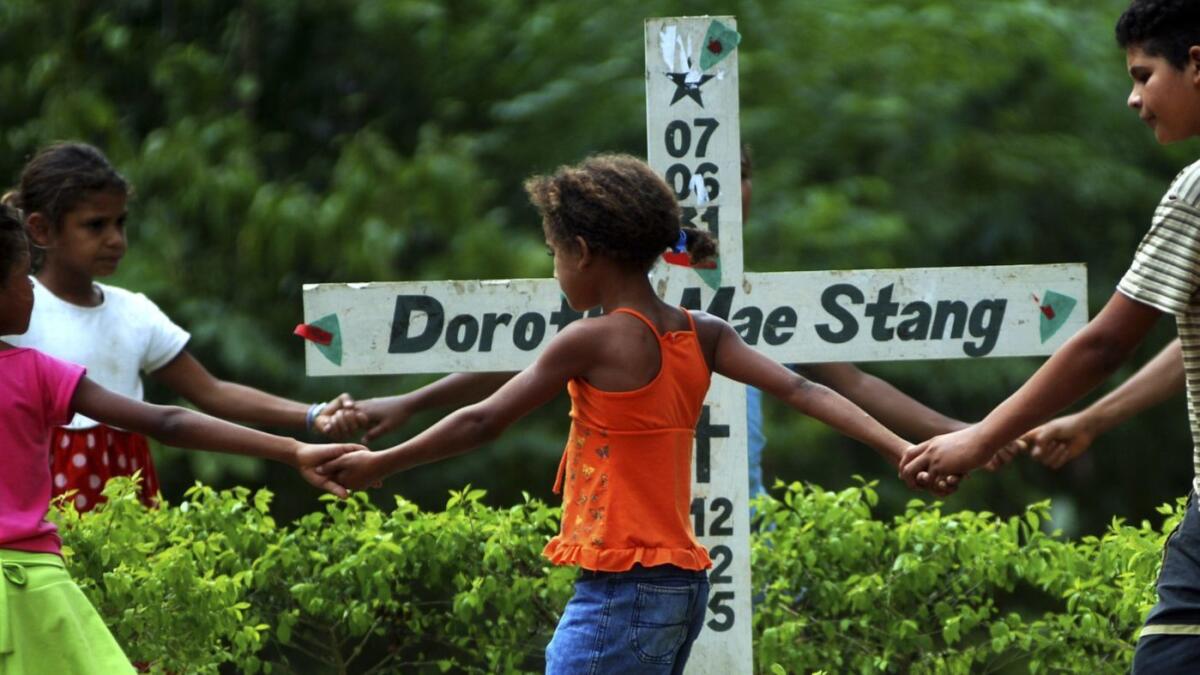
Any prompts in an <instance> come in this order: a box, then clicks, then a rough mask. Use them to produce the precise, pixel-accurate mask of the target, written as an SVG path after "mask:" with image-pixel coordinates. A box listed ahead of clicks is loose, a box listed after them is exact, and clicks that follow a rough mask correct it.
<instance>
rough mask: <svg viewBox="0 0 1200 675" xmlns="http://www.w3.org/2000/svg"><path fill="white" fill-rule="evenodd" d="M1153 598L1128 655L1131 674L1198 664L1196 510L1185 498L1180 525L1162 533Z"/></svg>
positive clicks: (1199, 526)
mask: <svg viewBox="0 0 1200 675" xmlns="http://www.w3.org/2000/svg"><path fill="white" fill-rule="evenodd" d="M1157 588H1158V603H1157V604H1155V605H1154V608H1153V609H1151V610H1150V614H1149V616H1147V617H1146V625H1145V626H1143V627H1142V632H1141V635H1140V637H1139V639H1138V643H1137V650H1136V651H1134V654H1133V672H1134V673H1135V674H1136V675H1143V674H1145V675H1175V674H1176V673H1196V672H1198V670H1197V669H1200V513H1198V512H1197V510H1196V495H1195V494H1192V495H1190V496H1189V497H1188V504H1187V511H1186V512H1185V513H1184V516H1183V520H1182V521H1181V522H1180V523H1179V527H1178V528H1176V530H1175V531H1174V532H1172V533H1171V535H1170V536H1169V537H1168V538H1167V544H1166V548H1165V550H1164V551H1163V563H1162V570H1161V571H1160V572H1159V573H1158V583H1157Z"/></svg>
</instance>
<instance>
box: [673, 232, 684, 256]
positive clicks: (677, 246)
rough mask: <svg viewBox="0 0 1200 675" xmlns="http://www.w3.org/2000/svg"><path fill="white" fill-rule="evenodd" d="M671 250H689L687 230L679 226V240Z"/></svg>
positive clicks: (681, 251) (680, 251)
mask: <svg viewBox="0 0 1200 675" xmlns="http://www.w3.org/2000/svg"><path fill="white" fill-rule="evenodd" d="M671 250H673V251H675V252H676V253H683V252H684V251H686V250H687V230H685V229H683V228H682V227H681V228H679V240H678V241H676V242H675V246H674V247H673V248H672V249H671Z"/></svg>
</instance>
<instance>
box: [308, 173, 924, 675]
mask: <svg viewBox="0 0 1200 675" xmlns="http://www.w3.org/2000/svg"><path fill="white" fill-rule="evenodd" d="M525 188H526V190H527V191H528V192H529V195H530V198H531V199H532V201H533V203H534V205H535V206H537V208H538V210H539V211H540V212H541V214H542V228H543V231H544V233H545V236H546V245H547V247H548V249H549V251H550V253H551V255H553V256H554V276H555V279H557V280H558V283H559V286H560V287H561V289H562V292H563V295H564V296H565V297H566V299H567V302H568V303H569V304H570V305H571V307H572V308H574V309H575V310H577V311H583V310H588V309H591V308H594V307H600V308H602V309H603V310H604V313H603V315H601V316H598V317H594V318H586V319H580V320H577V321H575V322H574V323H571V324H570V325H568V326H566V327H565V328H563V329H562V330H561V331H560V332H559V333H558V335H556V336H555V337H554V338H553V339H552V340H551V341H550V342H549V344H548V345H547V346H546V348H545V350H544V351H543V352H542V353H541V354H540V355H539V356H538V358H537V360H536V361H535V362H534V364H533V365H531V366H530V367H529V368H527V369H525V370H524V371H522V372H521V373H519V374H518V375H517V376H516V377H514V378H513V379H511V380H509V381H508V382H507V383H506V384H504V386H502V387H501V388H500V389H499V390H498V391H497V392H496V393H495V394H493V395H492V396H490V397H489V398H487V399H486V400H484V401H482V402H480V403H477V404H474V405H470V406H467V407H465V408H461V409H459V410H458V411H456V412H454V413H452V414H451V415H448V416H447V417H445V418H443V419H442V420H441V421H440V422H438V423H437V424H435V425H433V426H432V427H430V428H429V429H427V430H426V431H424V432H422V433H421V434H419V435H417V436H415V437H413V438H411V439H409V440H407V441H405V442H403V443H401V444H400V445H397V446H395V447H393V448H390V449H388V450H384V451H381V452H358V453H351V454H347V455H344V456H342V457H340V458H338V459H336V460H334V461H331V462H329V463H328V464H326V465H325V466H324V467H323V468H322V471H323V472H324V473H326V475H329V476H331V477H332V478H334V479H335V480H336V481H337V482H339V483H340V484H342V485H345V486H347V487H353V488H359V489H361V488H366V487H369V486H371V485H373V484H375V483H377V482H378V481H379V480H380V479H381V478H382V477H384V476H387V475H390V474H392V473H396V472H398V471H403V470H405V469H408V468H410V467H413V466H416V465H419V464H425V463H428V462H433V461H437V460H440V459H444V458H447V457H451V456H454V455H458V454H462V453H465V452H468V451H470V450H472V449H474V448H476V447H478V446H480V445H482V444H484V443H486V442H488V441H490V440H492V439H494V438H495V437H496V436H498V435H499V434H500V433H501V432H502V431H503V430H504V429H505V428H506V427H508V426H509V425H510V424H512V423H513V422H515V421H517V420H518V419H520V418H521V417H523V416H524V415H526V414H527V413H529V412H530V411H532V410H534V409H535V408H537V407H539V406H541V405H543V404H545V403H547V402H549V401H550V400H551V399H552V398H554V397H555V396H556V395H557V394H558V393H559V392H561V391H562V390H563V389H564V388H566V389H567V391H568V392H569V393H570V395H571V402H572V409H571V418H572V421H571V431H570V435H569V436H568V439H567V445H566V449H565V451H564V453H563V458H562V461H561V463H560V465H559V470H558V480H557V481H556V489H561V491H562V493H563V522H562V529H561V531H560V533H559V535H558V536H556V537H554V538H553V539H552V540H551V541H550V543H549V544H548V545H547V546H546V550H545V555H546V557H547V558H549V559H550V560H551V561H552V562H554V563H556V564H564V565H578V566H579V567H580V568H581V571H580V577H579V579H578V580H577V582H576V585H575V595H574V596H573V597H572V598H571V600H570V601H569V602H568V603H567V606H566V608H565V609H564V610H563V614H562V616H561V618H560V620H559V624H558V627H557V628H556V629H555V632H554V637H553V638H552V639H551V641H550V644H549V646H548V647H547V648H546V672H548V673H679V672H682V670H683V667H684V664H685V663H686V662H687V657H688V654H689V653H690V650H691V647H692V644H693V642H695V640H696V637H697V636H698V635H699V633H700V629H701V626H702V625H703V621H704V613H705V608H706V606H707V598H708V580H707V577H706V574H705V571H704V570H706V569H707V568H708V567H710V566H711V563H710V561H709V558H708V553H707V551H705V549H704V547H703V546H701V545H700V544H699V543H698V542H697V541H696V538H695V535H694V534H693V532H692V525H691V518H690V516H689V506H690V504H691V475H692V468H691V462H692V440H693V438H692V437H693V432H694V429H695V427H696V424H697V422H698V420H699V416H700V411H701V404H702V402H703V400H704V396H705V393H706V392H707V390H708V385H709V378H710V376H711V374H712V373H714V372H715V373H719V374H721V375H724V376H725V377H728V378H731V379H734V380H737V381H740V382H743V383H746V384H750V385H753V386H755V387H758V388H759V389H761V390H763V391H765V392H767V393H769V394H772V395H774V396H777V397H778V398H780V399H782V400H783V401H784V402H786V403H788V404H789V405H791V406H792V407H794V408H796V409H797V410H799V411H800V412H802V413H806V414H808V415H811V416H813V417H816V418H817V419H819V420H821V421H823V422H825V423H827V424H829V425H830V426H833V427H834V428H836V429H838V430H839V431H841V432H843V433H845V434H847V435H849V436H851V437H853V438H856V439H858V440H860V441H863V442H864V443H866V444H868V445H870V446H872V447H873V448H875V449H876V450H877V451H879V452H880V453H881V454H883V455H884V457H885V458H887V459H888V460H889V461H890V462H891V463H892V464H893V465H895V464H897V462H898V460H899V457H900V455H901V453H903V451H904V450H905V449H906V448H907V447H908V445H909V444H908V443H907V442H906V441H904V440H903V439H901V438H900V437H898V436H896V435H895V434H893V433H892V432H891V431H888V430H887V429H886V428H884V427H883V426H882V425H880V424H879V423H878V422H876V421H875V420H874V419H872V418H871V417H870V416H869V415H867V414H866V413H864V412H863V411H862V410H861V409H860V408H858V406H856V405H854V404H853V403H851V402H850V401H848V400H846V399H845V398H842V397H841V396H840V395H839V394H837V393H835V392H833V391H832V390H830V389H827V388H826V387H823V386H821V385H818V384H814V383H811V382H808V381H807V380H805V379H804V378H802V377H800V376H799V375H797V374H795V373H793V372H792V371H791V370H788V369H787V368H785V367H783V366H782V365H780V364H778V363H775V362H774V361H772V360H770V359H769V358H767V357H765V356H763V355H762V354H759V353H758V352H757V351H755V350H753V349H751V348H750V347H748V346H747V345H746V344H745V343H744V342H743V341H742V339H741V337H740V336H739V335H738V333H737V332H736V331H735V330H734V329H733V328H732V327H731V326H730V325H729V324H728V323H726V322H725V321H723V320H721V319H720V318H718V317H715V316H712V315H709V314H707V313H704V312H698V311H694V312H687V311H681V310H680V309H679V308H676V307H671V306H669V305H667V304H666V303H664V302H663V301H662V300H660V299H659V298H658V296H657V295H656V294H655V292H654V289H653V288H652V287H651V285H650V281H649V279H648V278H647V276H646V274H647V272H648V271H649V269H650V267H651V266H652V265H653V264H654V262H655V261H656V260H657V259H658V258H659V256H661V255H662V254H663V253H664V252H666V251H668V250H674V251H675V252H676V253H685V252H686V253H687V254H688V256H689V258H690V260H691V261H692V262H693V263H698V262H701V261H703V260H705V259H708V258H712V257H714V256H715V255H716V241H715V240H714V239H713V238H712V237H711V236H710V235H709V234H708V232H706V231H704V230H699V229H695V228H691V227H681V226H680V212H679V206H678V204H677V203H676V201H675V195H674V193H673V191H672V190H671V188H669V187H668V186H667V184H666V183H665V182H664V181H663V180H662V179H661V178H660V177H659V176H658V175H657V174H655V173H654V171H653V170H651V169H650V167H648V166H646V165H645V164H644V163H643V162H642V161H641V160H638V159H636V158H634V157H630V156H627V155H601V156H596V157H592V158H590V159H588V160H586V161H584V162H582V163H581V164H579V165H577V166H568V167H561V168H559V169H558V170H557V171H556V172H555V173H554V174H552V175H549V176H537V177H534V178H531V179H529V180H528V181H526V184H525Z"/></svg>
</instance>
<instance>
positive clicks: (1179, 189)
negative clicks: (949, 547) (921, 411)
mask: <svg viewBox="0 0 1200 675" xmlns="http://www.w3.org/2000/svg"><path fill="white" fill-rule="evenodd" d="M1116 34H1117V42H1118V43H1119V44H1120V46H1121V47H1122V48H1123V49H1124V50H1125V53H1126V64H1127V66H1128V70H1129V75H1130V77H1131V78H1133V89H1132V91H1131V92H1130V95H1129V100H1128V103H1129V107H1130V108H1132V109H1133V110H1134V111H1135V112H1137V113H1138V116H1139V117H1141V119H1142V120H1143V121H1145V122H1146V124H1147V125H1149V126H1150V128H1151V129H1152V130H1153V132H1154V137H1155V138H1156V139H1157V140H1158V142H1159V143H1163V144H1166V143H1173V142H1176V141H1182V140H1186V139H1189V138H1192V137H1194V136H1200V3H1197V2H1195V0H1134V1H1133V3H1132V4H1131V5H1130V6H1129V8H1128V9H1126V10H1125V12H1124V13H1123V14H1122V15H1121V18H1120V19H1119V20H1118V21H1117V27H1116ZM1198 291H1200V162H1196V163H1194V164H1192V165H1191V166H1188V167H1187V168H1185V169H1184V170H1183V171H1182V172H1180V173H1179V175H1178V176H1177V177H1176V178H1175V180H1174V182H1172V183H1171V186H1170V188H1169V189H1168V190H1167V193H1166V194H1165V195H1164V196H1163V198H1162V201H1161V202H1159V204H1158V207H1157V208H1156V209H1155V211H1154V217H1153V220H1152V222H1151V227H1150V231H1149V232H1147V233H1146V235H1145V237H1144V238H1143V239H1142V242H1141V244H1139V245H1138V248H1137V252H1136V253H1135V254H1134V258H1133V263H1132V265H1130V267H1129V271H1128V272H1126V274H1125V276H1124V278H1122V279H1121V282H1120V284H1119V285H1118V286H1117V292H1116V293H1114V294H1113V296H1112V298H1111V299H1110V300H1109V301H1108V304H1107V305H1105V307H1104V309H1103V310H1102V311H1101V312H1100V313H1099V314H1098V315H1097V316H1096V317H1095V318H1094V319H1093V320H1092V321H1091V323H1089V324H1088V325H1087V326H1086V327H1085V328H1084V329H1083V330H1082V331H1080V332H1079V333H1078V334H1077V335H1075V336H1074V337H1073V338H1071V339H1070V340H1069V341H1068V342H1067V343H1066V344H1064V345H1063V346H1062V347H1061V348H1060V349H1059V350H1058V351H1057V352H1055V354H1054V355H1053V356H1052V357H1051V358H1050V359H1049V360H1048V361H1047V362H1046V363H1045V364H1044V365H1043V366H1042V367H1041V368H1040V369H1038V371H1037V372H1036V373H1034V375H1033V376H1032V377H1031V378H1030V379H1029V381H1028V382H1026V383H1025V385H1024V386H1022V387H1021V388H1020V389H1019V390H1018V391H1017V392H1016V393H1015V394H1013V395H1012V396H1011V397H1009V398H1008V399H1007V400H1006V401H1004V402H1003V403H1001V404H1000V405H999V406H997V407H996V409H995V410H993V411H992V412H991V413H990V414H989V415H988V416H987V417H986V418H985V419H984V420H983V421H981V422H979V423H978V424H975V425H973V426H971V427H968V428H966V429H963V430H961V431H957V432H954V433H952V434H947V435H944V436H938V437H936V438H933V439H931V440H928V441H926V442H924V443H922V444H921V445H918V446H914V447H912V448H910V449H909V450H908V452H906V453H905V456H904V459H903V460H902V461H901V465H900V467H901V475H902V477H903V478H904V479H905V480H906V481H907V482H908V483H909V484H910V485H912V486H920V487H926V486H928V485H931V484H932V483H933V482H935V481H936V480H937V479H938V478H939V477H940V476H946V475H951V474H965V473H967V472H968V471H971V470H973V469H976V468H978V467H980V466H983V465H984V464H985V463H987V462H988V460H990V459H991V458H992V457H993V456H994V455H995V453H996V451H997V450H999V449H1000V448H1001V447H1002V446H1004V445H1005V444H1006V443H1008V442H1010V441H1012V440H1014V439H1016V438H1017V437H1019V436H1020V435H1021V434H1022V433H1024V432H1025V431H1027V430H1029V429H1031V428H1033V427H1035V426H1037V425H1038V424H1040V423H1042V422H1044V421H1046V420H1047V419H1049V418H1050V417H1051V416H1052V415H1053V414H1054V413H1055V412H1057V411H1059V410H1062V409H1063V408H1064V407H1066V406H1068V405H1070V404H1071V403H1073V402H1075V401H1076V400H1078V399H1079V398H1080V397H1081V396H1083V395H1084V394H1086V393H1087V392H1089V391H1091V390H1092V389H1093V388H1095V387H1096V386H1097V385H1098V384H1100V383H1101V382H1103V381H1104V380H1105V379H1106V378H1107V377H1108V376H1109V375H1110V374H1112V372H1113V371H1114V370H1116V369H1117V367H1118V366H1119V365H1121V363H1122V362H1124V361H1125V360H1126V359H1127V358H1128V357H1129V355H1130V353H1131V352H1132V351H1133V349H1134V348H1135V347H1136V346H1137V345H1138V343H1140V342H1141V341H1142V339H1143V338H1144V337H1145V336H1146V334H1147V332H1148V331H1149V330H1150V328H1151V327H1152V326H1153V325H1154V323H1155V322H1156V321H1157V320H1158V318H1159V317H1160V316H1161V315H1163V314H1171V315H1173V316H1174V317H1175V321H1176V324H1177V325H1178V329H1179V337H1180V341H1181V342H1182V345H1183V361H1184V367H1185V370H1186V374H1187V378H1186V379H1187V393H1188V418H1189V420H1190V422H1191V429H1192V440H1193V446H1194V447H1193V451H1192V452H1193V464H1194V465H1195V467H1196V475H1197V476H1200V449H1198V448H1200V296H1198V293H1197V292H1198ZM1197 491H1200V478H1194V479H1193V484H1192V491H1191V492H1192V494H1191V498H1190V500H1189V502H1188V509H1187V514H1186V515H1185V517H1184V520H1183V522H1182V523H1181V525H1180V528H1179V530H1178V531H1177V532H1176V533H1175V534H1174V535H1172V536H1171V537H1170V539H1169V541H1168V543H1167V550H1166V554H1165V556H1164V559H1163V567H1162V571H1161V572H1160V574H1159V579H1158V604H1156V605H1155V606H1154V609H1152V610H1151V611H1150V615H1149V616H1148V617H1147V619H1146V625H1145V627H1144V628H1143V629H1142V632H1141V636H1140V639H1139V641H1138V647H1137V651H1136V652H1135V655H1134V672H1135V673H1155V674H1159V673H1183V672H1196V669H1197V668H1198V667H1200V665H1198V664H1200V513H1197V508H1198V506H1197V500H1196V493H1197Z"/></svg>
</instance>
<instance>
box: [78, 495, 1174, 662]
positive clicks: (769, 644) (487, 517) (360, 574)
mask: <svg viewBox="0 0 1200 675" xmlns="http://www.w3.org/2000/svg"><path fill="white" fill-rule="evenodd" d="M777 488H778V489H777V493H778V494H779V497H780V498H779V499H771V498H766V499H762V500H760V501H759V502H758V503H757V509H758V516H757V518H756V528H757V531H758V533H757V534H756V535H755V536H754V541H753V552H752V566H753V575H754V584H755V589H756V591H755V595H756V602H757V606H756V609H755V615H754V640H755V656H756V663H757V665H758V668H759V669H760V670H763V671H769V672H776V673H782V672H788V673H791V672H812V671H816V670H822V669H824V670H828V671H830V672H839V673H841V672H861V673H874V672H889V673H908V672H912V673H922V672H930V673H932V672H938V673H968V672H970V673H976V672H1056V671H1090V672H1093V673H1106V672H1113V673H1117V672H1124V671H1126V670H1127V669H1128V666H1129V662H1130V658H1131V656H1132V647H1133V642H1134V639H1135V637H1136V633H1137V629H1138V626H1139V624H1140V621H1141V619H1142V617H1143V616H1144V615H1145V613H1146V611H1147V610H1148V609H1149V607H1150V605H1151V603H1152V602H1153V599H1154V590H1153V581H1154V576H1155V574H1156V572H1157V567H1158V564H1159V561H1160V557H1161V546H1162V541H1163V537H1164V532H1166V531H1169V528H1171V527H1173V526H1174V524H1175V523H1176V522H1178V519H1179V518H1180V516H1181V515H1182V509H1183V502H1182V501H1180V503H1179V504H1176V505H1175V506H1170V505H1164V506H1163V507H1162V508H1161V509H1160V511H1161V513H1163V514H1164V516H1165V519H1164V522H1163V523H1162V526H1161V528H1155V527H1152V526H1151V525H1149V524H1146V523H1143V524H1141V525H1140V526H1138V527H1132V526H1129V525H1126V524H1124V523H1122V522H1120V521H1114V522H1113V523H1112V524H1111V526H1110V527H1109V529H1108V531H1107V532H1106V533H1105V534H1104V536H1102V537H1099V538H1096V537H1087V538H1084V539H1082V540H1079V541H1066V540H1064V539H1062V538H1061V537H1058V536H1055V535H1053V534H1047V533H1046V532H1045V528H1044V524H1045V522H1046V519H1047V517H1048V513H1049V504H1048V503H1046V502H1043V503H1039V504H1035V505H1033V506H1030V507H1029V508H1028V509H1027V510H1026V512H1025V513H1024V514H1022V515H1021V516H1020V517H1013V518H1007V519H1003V518H998V517H996V516H994V515H993V514H990V513H973V512H960V513H954V514H944V513H942V511H941V507H940V504H939V503H933V504H927V503H924V502H922V501H919V500H914V501H912V502H910V503H909V505H908V508H907V510H906V512H905V513H904V514H903V515H900V516H897V517H895V518H893V519H891V520H890V521H885V520H881V519H879V518H878V517H876V516H874V515H873V513H872V508H873V507H874V506H875V504H876V501H877V497H876V494H875V492H874V489H873V485H872V484H861V485H859V486H856V487H852V488H849V489H845V490H842V491H839V492H830V491H826V490H823V489H821V488H818V487H815V486H811V485H801V484H798V483H797V484H792V485H790V486H783V485H778V486H777ZM106 494H107V495H108V496H109V499H110V501H109V502H108V504H107V505H105V506H103V507H101V508H99V509H97V510H96V511H94V512H92V513H90V514H86V515H84V516H82V517H80V516H79V515H78V514H77V513H75V512H74V511H73V510H72V509H71V507H70V506H69V505H67V507H66V510H64V511H62V512H61V513H59V514H58V515H57V516H56V518H57V520H58V522H59V525H60V527H61V528H62V533H63V541H64V544H65V551H66V553H67V556H68V561H69V566H70V570H71V574H72V575H73V576H74V577H75V579H76V580H77V581H78V583H79V584H80V586H81V587H82V588H83V590H84V592H85V593H87V595H88V597H89V598H91V600H92V602H93V603H94V604H95V605H96V607H97V608H98V609H99V610H100V612H101V613H102V614H103V615H104V617H105V618H106V620H107V621H108V623H109V625H110V627H111V628H112V630H113V632H114V633H115V634H116V636H117V638H118V640H119V641H120V642H121V643H122V644H123V645H124V646H125V648H126V650H127V652H128V654H129V655H130V657H131V658H133V659H135V660H136V661H139V662H142V663H146V664H148V665H149V668H150V669H151V670H153V671H156V672H168V671H169V672H173V673H193V672H217V671H218V669H219V668H220V667H221V666H222V665H223V664H225V667H226V670H228V669H229V668H234V669H236V670H238V671H239V672H251V673H253V672H272V673H280V672H283V673H288V672H296V673H326V672H329V673H334V672H336V673H368V672H393V671H404V672H413V671H430V672H438V671H449V670H454V671H468V672H516V671H539V670H541V668H542V665H543V663H542V656H541V653H542V649H543V647H544V645H545V643H546V641H547V640H548V639H549V636H550V633H551V632H552V631H553V628H554V624H555V621H556V619H557V613H558V612H559V611H560V609H561V608H562V606H563V605H564V603H565V602H566V600H567V598H568V597H569V595H570V591H571V581H572V578H573V576H574V573H573V571H572V570H570V569H565V568H551V567H548V566H547V565H546V564H545V562H544V561H543V560H542V559H541V557H540V552H541V548H542V546H543V545H544V544H545V541H546V540H547V538H548V537H549V536H550V535H551V534H552V533H553V532H554V531H555V529H556V528H557V524H558V523H557V518H558V513H559V512H558V509H557V508H554V507H550V506H547V505H546V504H544V503H542V502H540V501H537V500H533V499H529V498H528V497H527V498H526V499H525V501H524V503H522V504H519V505H517V506H513V507H511V508H507V509H495V508H490V507H487V506H485V505H483V504H482V503H481V501H480V500H481V498H482V497H483V491H481V490H472V489H470V488H467V489H465V490H463V491H462V492H455V493H452V495H451V497H450V500H449V502H448V503H447V505H446V509H445V510H444V511H442V512H438V513H428V512H422V511H420V510H419V509H417V508H416V507H415V506H414V505H413V504H411V503H410V502H407V501H405V500H403V499H397V500H396V507H395V508H394V509H393V510H392V511H390V512H387V511H383V510H380V509H378V508H376V507H375V506H372V505H371V504H370V502H369V501H368V500H367V499H366V498H365V496H364V495H361V494H359V495H356V496H355V498H353V499H350V500H347V501H344V502H339V501H336V500H333V499H330V500H329V501H328V503H326V505H325V510H324V511H323V512H319V513H312V514H309V515H307V516H305V517H303V518H301V519H300V520H298V521H296V522H294V523H292V524H291V525H288V526H283V527H281V526H279V525H278V524H277V523H276V522H275V521H274V519H273V518H272V517H271V515H270V509H269V506H270V501H271V495H270V493H268V492H266V491H260V492H257V493H251V492H250V491H249V490H246V489H244V488H239V489H235V490H230V491H224V492H216V491H214V490H212V489H210V488H208V487H204V486H200V485H197V486H196V487H193V488H192V489H191V490H189V491H188V493H187V494H186V497H185V501H184V502H182V503H181V504H179V505H178V506H170V507H168V508H162V509H157V510H147V509H144V508H143V507H142V506H141V505H140V504H138V502H137V499H136V496H135V493H134V492H133V490H132V487H131V484H130V483H129V482H128V481H120V480H118V481H113V482H112V483H111V484H110V485H109V486H108V488H107V489H106Z"/></svg>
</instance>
